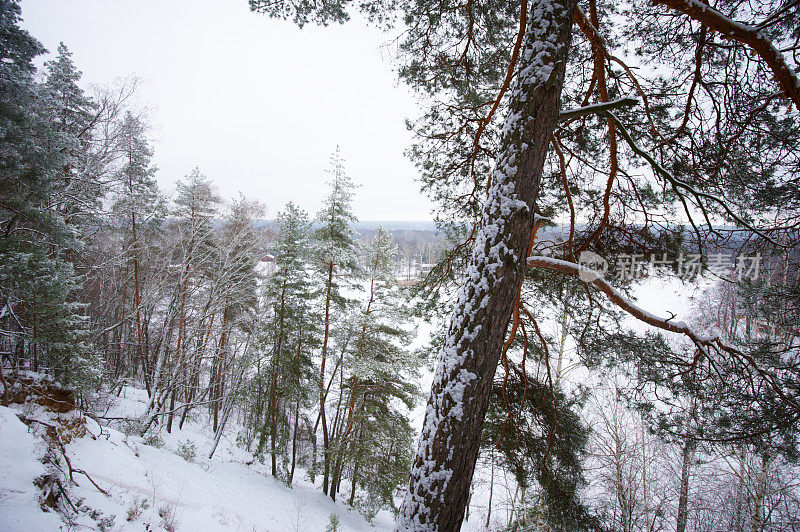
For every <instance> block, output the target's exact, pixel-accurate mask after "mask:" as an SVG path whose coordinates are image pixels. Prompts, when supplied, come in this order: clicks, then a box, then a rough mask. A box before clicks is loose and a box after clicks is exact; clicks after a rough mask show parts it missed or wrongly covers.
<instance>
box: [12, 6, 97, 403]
mask: <svg viewBox="0 0 800 532" xmlns="http://www.w3.org/2000/svg"><path fill="white" fill-rule="evenodd" d="M19 15H20V8H19V5H18V3H17V2H15V1H8V0H3V1H2V2H0V44H2V45H1V46H0V144H2V146H3V149H2V153H0V198H2V199H0V220H1V221H0V257H2V260H0V297H1V298H2V301H0V308H3V309H5V310H4V313H3V314H4V318H3V322H4V327H3V331H4V332H3V344H4V347H6V348H7V349H6V350H7V351H10V352H16V353H17V354H19V355H22V356H26V357H28V360H29V361H30V365H31V367H32V368H33V369H34V370H38V369H42V368H47V369H48V370H49V371H50V372H51V373H52V374H54V376H56V377H57V378H58V379H60V380H62V381H63V382H64V383H65V384H69V385H71V386H75V387H78V388H80V387H82V386H85V385H87V384H89V382H90V381H91V380H93V379H95V378H97V377H98V374H97V373H96V371H98V369H99V364H97V360H96V359H95V357H94V354H93V352H92V351H91V350H90V348H89V346H88V345H87V343H86V335H87V329H86V321H85V319H84V317H83V316H82V315H81V312H82V310H81V307H80V305H78V304H76V303H74V294H75V291H76V290H77V289H78V288H79V287H80V283H79V281H78V278H77V277H76V275H75V273H74V270H73V268H72V265H71V264H69V263H68V262H66V261H65V260H64V256H65V255H66V254H67V253H68V252H69V251H73V250H78V249H80V246H81V243H80V241H79V239H78V235H77V234H76V231H75V230H74V228H71V227H69V226H68V225H67V224H66V223H65V220H64V217H63V215H62V213H61V212H59V210H58V208H57V199H56V196H57V192H58V182H59V178H60V177H61V171H62V169H63V168H64V166H65V164H67V163H68V158H67V155H66V153H65V152H64V150H63V149H62V148H63V147H64V146H66V145H68V144H69V137H68V136H67V135H65V134H64V133H63V132H61V131H59V130H58V129H57V128H55V127H53V124H52V123H51V116H50V115H49V112H48V111H49V109H51V108H52V103H53V102H52V100H51V96H50V94H49V93H48V91H47V90H45V89H44V88H43V87H41V86H40V85H38V84H37V83H36V82H35V81H34V74H35V68H34V66H33V63H32V60H33V58H34V57H36V56H37V55H39V54H41V53H43V52H44V49H43V48H42V46H41V44H40V43H39V42H38V41H36V40H35V39H34V38H33V37H31V36H30V35H29V34H28V33H27V32H26V31H24V30H21V29H20V28H19ZM40 366H41V368H40Z"/></svg>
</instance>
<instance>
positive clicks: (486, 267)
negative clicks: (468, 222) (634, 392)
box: [396, 0, 576, 531]
mask: <svg viewBox="0 0 800 532" xmlns="http://www.w3.org/2000/svg"><path fill="white" fill-rule="evenodd" d="M575 5H576V0H537V1H534V2H532V3H531V6H530V9H529V15H528V17H529V18H528V23H527V29H526V33H525V38H524V42H523V49H522V53H521V55H520V63H519V65H518V71H519V74H518V78H517V82H516V85H515V88H514V90H513V91H512V92H511V95H510V97H509V109H508V114H507V116H506V118H505V124H504V127H503V132H502V136H501V140H500V146H499V150H498V156H497V160H496V167H495V170H494V173H493V175H492V184H491V188H490V191H489V196H488V198H487V201H486V204H485V205H484V210H483V218H482V223H481V228H480V231H479V232H478V234H477V237H476V240H475V244H474V249H473V253H472V259H471V263H470V267H469V269H468V272H467V279H466V282H465V283H464V285H463V286H462V287H461V289H460V292H459V294H458V298H457V302H456V307H455V310H454V311H453V314H452V316H451V319H450V325H449V329H448V333H447V337H446V341H445V345H444V347H443V348H442V351H441V352H440V354H439V364H438V367H437V370H436V374H435V377H434V382H433V386H432V389H431V395H430V398H429V400H428V407H427V411H426V414H425V423H424V425H423V428H422V433H421V435H420V439H419V446H418V450H417V455H416V458H415V460H414V464H413V466H412V470H411V480H410V483H409V489H408V493H407V494H406V497H405V500H404V501H403V506H402V508H401V511H400V514H399V516H398V520H397V523H396V530H442V531H444V530H458V529H459V528H460V526H461V522H462V520H463V518H464V512H465V509H466V506H467V501H468V497H469V488H470V484H471V482H472V475H473V472H474V469H475V462H476V460H477V457H478V453H479V450H480V435H481V430H482V427H483V421H484V416H485V414H486V409H487V406H488V403H489V394H490V391H491V387H492V379H493V377H494V374H495V370H496V368H497V363H498V360H499V358H500V353H501V347H502V344H503V340H504V337H505V334H506V329H507V327H508V322H509V320H510V317H511V313H512V310H513V307H514V302H515V299H516V294H517V289H518V288H519V285H520V282H521V280H522V278H523V275H524V270H525V259H526V253H527V248H528V240H529V238H530V235H531V230H532V228H533V223H534V216H533V212H534V205H535V203H536V198H537V196H538V192H539V181H540V178H541V175H542V168H543V166H544V162H545V157H546V154H547V147H548V142H549V139H550V137H551V135H552V133H553V130H554V128H555V126H556V123H557V121H558V114H559V107H560V104H559V99H560V95H561V88H562V86H563V82H564V65H565V64H566V60H567V52H568V48H569V40H570V35H571V30H572V13H573V11H574V9H575Z"/></svg>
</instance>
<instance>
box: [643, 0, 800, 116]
mask: <svg viewBox="0 0 800 532" xmlns="http://www.w3.org/2000/svg"><path fill="white" fill-rule="evenodd" d="M653 2H654V3H655V4H659V5H662V6H665V7H668V8H670V9H673V10H675V11H678V12H680V13H683V14H684V15H687V16H688V17H689V18H691V19H693V20H696V21H697V22H700V23H701V24H703V25H704V26H705V27H707V28H708V29H709V30H711V31H715V32H718V33H721V34H722V37H723V38H724V39H728V40H731V41H735V42H738V43H740V44H744V45H745V46H747V47H749V48H750V49H751V50H753V52H755V53H756V54H757V55H758V56H759V57H760V58H761V59H762V60H763V61H764V62H765V63H766V64H767V67H769V69H770V70H771V71H772V75H773V76H774V77H775V81H776V82H777V83H778V86H779V87H780V88H781V91H783V93H784V95H786V97H787V98H790V99H791V100H792V102H793V103H794V105H795V107H797V109H798V110H799V111H800V81H798V79H797V75H796V74H795V72H794V71H793V70H792V69H791V68H790V67H789V65H788V64H787V63H786V60H785V59H784V57H783V54H781V52H780V51H779V50H777V49H776V48H775V46H773V44H772V43H771V42H770V41H769V39H767V38H766V37H765V36H764V34H763V33H761V32H760V31H759V28H757V27H754V26H749V25H747V24H743V23H741V22H737V21H735V20H732V19H730V18H728V17H726V16H725V15H723V14H722V13H720V12H719V11H717V10H716V9H714V8H712V7H711V6H709V5H708V4H706V3H704V2H701V1H699V0H653Z"/></svg>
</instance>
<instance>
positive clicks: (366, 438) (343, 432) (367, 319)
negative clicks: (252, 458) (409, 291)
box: [330, 228, 421, 517]
mask: <svg viewBox="0 0 800 532" xmlns="http://www.w3.org/2000/svg"><path fill="white" fill-rule="evenodd" d="M396 254H397V248H396V246H395V245H394V244H393V242H392V237H391V235H390V234H389V233H388V232H387V231H385V230H384V229H383V228H379V229H378V232H377V233H376V235H375V236H374V237H373V239H372V240H371V241H370V242H369V244H368V245H367V246H366V249H365V253H364V255H365V257H364V266H363V275H364V277H365V281H367V282H368V288H367V293H366V302H365V304H364V307H363V309H362V310H361V312H360V315H359V319H358V321H357V322H356V325H357V329H356V334H355V337H354V338H353V340H352V341H351V347H350V349H349V356H348V361H347V362H348V363H347V365H346V366H347V368H348V374H349V375H348V377H347V381H346V383H345V389H346V391H347V394H348V399H347V402H346V403H345V405H344V407H345V412H346V413H345V414H344V415H343V416H342V421H341V422H340V423H338V424H337V430H335V431H334V435H333V438H332V440H333V443H332V448H333V451H334V452H333V455H334V456H335V462H334V468H333V475H332V484H331V488H330V495H331V497H332V498H335V496H336V492H337V490H338V487H339V485H340V483H341V480H342V477H343V476H345V472H347V476H348V477H349V479H350V497H349V503H350V504H351V505H353V504H357V505H358V506H359V507H360V508H361V509H362V511H364V513H365V514H366V515H367V517H371V516H374V515H375V513H377V511H378V510H379V509H380V508H381V507H386V508H391V509H394V500H393V497H394V491H395V489H396V488H397V486H398V485H400V484H401V483H402V482H403V481H404V480H405V478H406V477H407V475H408V471H409V459H410V447H409V446H410V444H411V441H412V437H413V432H414V431H413V429H412V428H411V426H410V423H409V420H408V418H407V416H406V413H405V412H404V410H403V407H404V408H405V409H409V410H410V409H411V408H413V406H414V403H415V401H416V399H417V396H418V393H419V390H418V389H417V386H416V385H415V384H414V381H415V380H416V379H417V378H418V377H419V375H418V373H417V372H418V369H419V366H420V363H421V359H420V358H418V357H417V356H415V355H414V354H412V353H410V352H408V350H407V349H406V348H405V347H404V344H406V343H407V340H408V338H407V336H408V335H407V333H406V332H405V329H404V326H405V325H406V320H407V315H408V313H407V311H406V308H405V305H404V298H405V295H404V294H402V293H400V292H399V288H398V287H397V284H396V282H395V272H394V271H393V266H394V259H395V256H396ZM401 405H402V406H401ZM357 487H362V488H364V489H365V491H366V493H367V495H366V496H365V497H359V498H358V499H356V489H357Z"/></svg>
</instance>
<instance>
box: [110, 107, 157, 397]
mask: <svg viewBox="0 0 800 532" xmlns="http://www.w3.org/2000/svg"><path fill="white" fill-rule="evenodd" d="M121 145H122V153H123V164H122V167H121V168H120V169H119V170H118V171H117V173H116V176H115V177H116V191H115V192H116V198H115V202H114V204H113V213H114V214H115V215H116V218H117V220H118V222H117V223H118V227H119V228H120V229H121V230H122V231H123V242H122V253H123V257H124V272H123V274H122V277H123V279H124V281H123V288H122V291H123V295H122V297H121V298H120V299H121V301H120V316H119V321H120V343H121V344H122V337H123V336H124V335H123V331H124V330H125V328H126V325H127V319H128V318H130V317H131V313H128V312H127V311H128V306H129V303H128V301H127V296H126V294H127V293H129V292H128V290H129V289H130V288H132V290H130V291H131V292H133V301H132V303H133V305H132V307H131V309H130V310H132V314H133V319H134V321H133V327H134V335H135V336H134V340H133V341H132V342H130V343H132V344H133V345H134V357H133V364H132V366H133V368H132V369H133V371H135V370H136V368H137V367H139V366H141V370H142V376H143V378H144V382H145V384H146V386H147V390H148V393H151V390H150V384H151V383H150V370H149V367H148V366H149V363H150V361H149V353H148V350H147V349H146V348H145V339H146V338H147V337H148V331H146V330H145V327H146V324H145V323H144V322H143V319H142V314H143V302H144V298H143V293H144V292H143V287H144V285H145V283H146V281H147V279H146V277H145V275H146V273H147V268H146V267H145V265H146V264H147V261H146V260H145V255H146V254H147V251H148V247H149V245H150V244H151V243H152V240H153V239H152V235H153V232H154V231H155V230H157V228H158V226H159V224H160V222H161V218H162V216H163V213H164V201H163V198H162V196H161V192H160V191H159V189H158V185H157V183H156V180H155V173H156V168H155V167H154V166H152V165H151V162H150V160H151V158H152V156H153V152H152V150H151V149H150V146H149V145H148V141H147V137H146V131H145V125H144V124H143V123H142V121H141V120H140V119H138V118H136V117H135V116H133V115H132V114H131V113H130V112H128V113H126V115H125V118H124V120H123V123H122V125H121ZM130 285H133V286H130ZM129 287H130V288H129ZM151 304H152V303H151ZM128 339H129V340H130V338H128ZM160 362H162V360H161V359H159V362H157V364H156V365H157V366H158V367H159V368H160ZM159 371H160V370H159V369H157V370H156V373H158V372H159ZM151 395H152V394H151ZM151 399H152V396H151Z"/></svg>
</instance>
